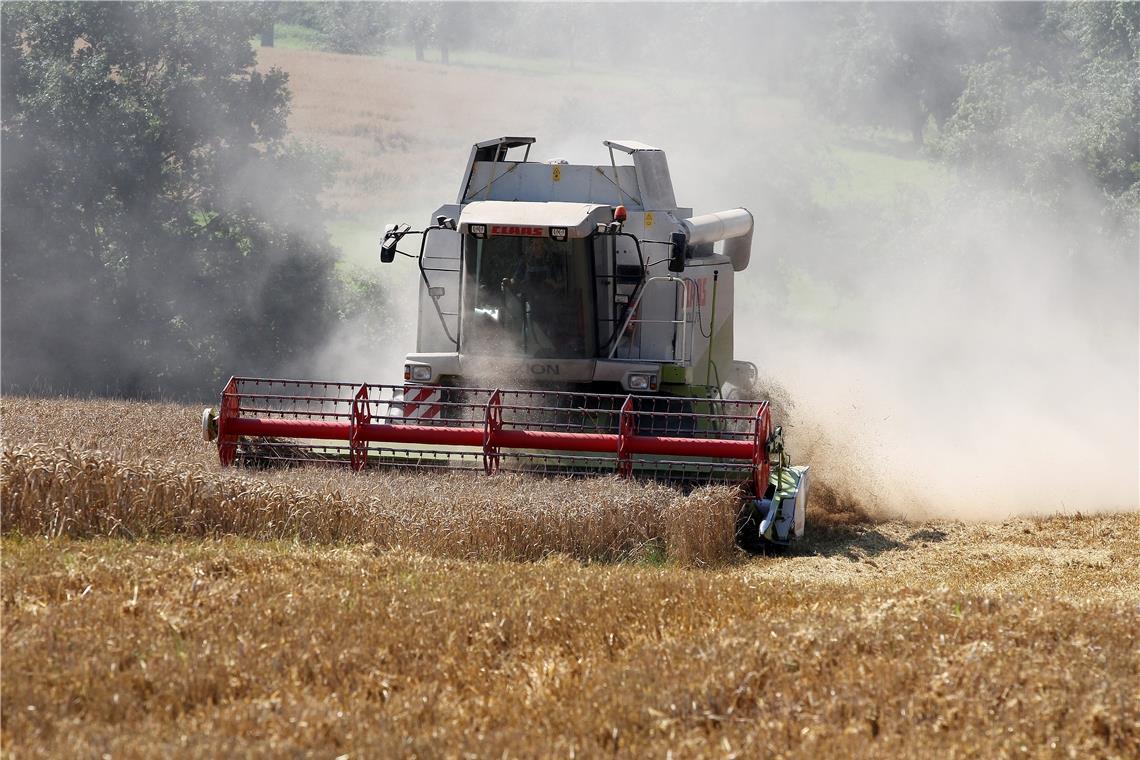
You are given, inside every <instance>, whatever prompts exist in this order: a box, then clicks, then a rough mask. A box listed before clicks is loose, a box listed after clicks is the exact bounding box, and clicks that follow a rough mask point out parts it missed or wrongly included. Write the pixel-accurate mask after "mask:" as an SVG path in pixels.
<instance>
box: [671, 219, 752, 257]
mask: <svg viewBox="0 0 1140 760" xmlns="http://www.w3.org/2000/svg"><path fill="white" fill-rule="evenodd" d="M681 226H682V227H684V228H685V234H686V235H687V236H688V238H689V245H703V244H705V243H716V242H719V241H721V240H723V241H724V255H725V256H727V257H728V258H729V260H730V261H732V269H733V271H736V272H741V271H743V270H744V269H745V268H746V267H747V266H748V259H749V258H750V257H751V255H752V228H753V223H752V214H751V213H750V212H749V211H748V209H746V208H734V209H730V210H728V211H717V212H714V213H712V214H701V215H700V216H694V217H693V218H691V219H682V220H681Z"/></svg>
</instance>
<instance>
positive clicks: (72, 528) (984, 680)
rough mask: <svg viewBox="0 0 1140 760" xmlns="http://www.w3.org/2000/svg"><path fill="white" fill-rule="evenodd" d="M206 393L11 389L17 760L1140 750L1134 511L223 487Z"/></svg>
mask: <svg viewBox="0 0 1140 760" xmlns="http://www.w3.org/2000/svg"><path fill="white" fill-rule="evenodd" d="M197 411H198V410H197V408H195V407H188V406H179V405H173V404H153V403H141V402H120V401H108V400H65V399H28V398H4V399H3V400H2V401H0V420H2V423H3V438H4V454H3V460H2V463H3V464H2V466H3V472H2V480H0V500H2V503H3V544H2V546H3V560H2V561H3V566H2V569H3V576H2V577H3V598H4V602H3V604H4V608H3V619H2V646H3V683H2V686H3V700H2V703H0V719H2V724H3V726H2V732H0V737H2V743H3V750H4V752H5V754H8V755H11V756H24V755H34V756H103V755H110V756H125V757H141V756H148V757H149V756H154V755H159V754H167V753H169V754H174V755H178V756H190V757H207V756H216V755H218V754H223V753H225V754H236V755H241V756H280V755H282V754H298V753H300V754H307V753H316V754H319V755H335V756H340V755H348V756H350V757H372V756H410V757H411V756H428V757H437V756H442V757H485V756H504V757H515V756H519V757H521V756H560V757H565V756H573V757H583V756H585V757H592V756H597V755H601V754H613V755H617V756H623V757H634V756H638V757H640V756H646V755H649V756H662V757H664V756H669V755H671V756H673V757H697V756H724V757H753V756H785V757H815V756H819V755H821V754H825V753H832V754H839V755H842V756H882V755H897V756H910V757H930V756H947V757H955V756H978V757H991V756H1013V755H1017V756H1021V755H1027V756H1040V757H1057V756H1073V757H1134V756H1136V754H1137V752H1140V700H1138V699H1137V694H1140V642H1138V640H1137V639H1138V636H1140V561H1138V560H1140V531H1138V529H1140V515H1138V514H1136V513H1124V514H1105V515H1097V516H1082V515H1075V514H1074V515H1061V516H1050V517H1037V518H1022V519H1016V520H1008V521H1005V522H1001V523H962V522H956V521H930V522H923V523H911V522H907V521H904V520H900V519H890V518H888V517H872V516H869V515H867V514H866V513H865V512H862V511H860V510H859V509H857V508H852V507H850V505H846V506H844V505H843V503H842V500H841V499H840V498H839V497H838V496H837V495H836V494H835V493H830V494H824V498H821V499H816V500H814V501H813V504H812V505H811V510H812V511H811V513H810V514H811V517H810V518H809V519H810V523H809V524H810V526H811V533H810V536H809V537H808V538H807V539H806V540H805V541H804V542H803V543H802V544H800V545H799V546H798V547H797V548H796V550H795V551H793V552H791V553H790V554H787V555H784V556H770V557H745V556H743V555H741V554H739V553H738V552H735V551H734V550H732V549H731V547H730V546H726V544H725V540H724V535H725V525H726V522H725V519H724V518H725V514H726V513H725V511H724V506H725V504H726V503H728V502H729V501H730V500H726V498H725V494H723V493H719V492H717V491H715V490H708V491H702V492H697V493H695V494H693V495H690V496H688V497H685V496H681V495H680V494H677V493H675V492H672V491H670V490H669V489H667V488H664V487H661V486H652V485H643V484H636V483H625V482H622V481H617V480H601V481H593V482H589V483H582V482H574V481H558V480H552V481H539V480H526V479H521V478H511V477H503V478H498V477H496V478H484V477H473V476H463V477H459V476H456V477H449V478H443V479H439V478H435V479H425V478H423V477H422V476H409V475H393V474H385V473H367V474H362V475H358V476H354V475H351V474H348V473H340V472H332V471H329V470H327V469H298V470H292V471H287V472H278V473H255V472H241V471H235V470H231V471H222V470H221V469H220V468H219V467H218V466H217V465H216V463H215V460H214V458H213V457H214V454H213V451H212V447H211V446H210V445H209V444H206V443H203V442H202V441H200V440H199V439H198V437H197V419H196V417H197Z"/></svg>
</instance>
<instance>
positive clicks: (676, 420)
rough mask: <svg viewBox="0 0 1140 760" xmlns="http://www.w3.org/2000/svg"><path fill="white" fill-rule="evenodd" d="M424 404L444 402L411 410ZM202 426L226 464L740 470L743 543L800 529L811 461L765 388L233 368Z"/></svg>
mask: <svg viewBox="0 0 1140 760" xmlns="http://www.w3.org/2000/svg"><path fill="white" fill-rule="evenodd" d="M412 391H414V392H415V393H413V392H412ZM425 391H426V393H425ZM426 405H430V406H432V407H438V408H433V409H432V414H430V415H427V416H423V417H421V416H417V412H419V411H422V409H421V408H422V407H424V406H426ZM202 433H203V437H204V438H205V439H206V440H207V441H216V443H217V447H218V457H219V459H220V460H221V463H222V464H223V465H227V466H228V465H234V464H238V465H244V466H253V467H267V466H274V465H291V464H301V463H304V464H318V465H320V464H323V465H344V466H349V467H351V468H352V469H353V470H362V469H364V468H382V467H389V468H400V469H412V470H425V471H448V472H452V471H457V470H460V471H462V470H469V471H476V472H478V471H482V472H484V473H486V474H488V475H492V474H494V473H497V472H522V473H533V474H539V475H556V476H578V475H603V474H616V475H619V476H622V477H635V478H644V479H652V480H658V481H664V482H669V483H673V484H677V485H680V486H682V487H693V486H697V485H704V484H715V483H727V484H735V485H738V486H739V487H740V488H741V490H742V493H743V494H744V496H745V509H744V513H743V514H742V517H741V526H742V530H743V531H745V534H742V535H741V542H742V544H744V545H746V546H747V545H748V544H749V541H759V539H761V538H763V539H764V540H765V541H766V542H768V543H776V544H783V543H787V542H789V541H791V540H792V539H793V538H794V537H797V536H799V535H801V534H802V532H803V524H804V510H805V506H806V498H807V485H808V483H807V468H806V467H791V466H789V464H788V460H787V457H786V456H785V454H784V451H783V439H782V432H781V430H780V428H778V427H777V428H773V427H772V423H771V417H770V413H769V407H768V402H766V401H740V400H719V399H718V400H709V399H701V398H691V399H684V398H676V397H663V396H640V395H634V394H628V395H620V394H598V393H578V392H566V391H545V390H500V389H486V388H441V387H433V386H401V385H374V384H353V383H342V382H314V381H292V380H272V379H263V378H232V379H231V380H230V381H229V382H228V383H227V384H226V387H225V389H224V390H223V391H222V398H221V405H220V406H219V407H218V408H216V409H214V408H208V409H206V410H204V412H203V415H202Z"/></svg>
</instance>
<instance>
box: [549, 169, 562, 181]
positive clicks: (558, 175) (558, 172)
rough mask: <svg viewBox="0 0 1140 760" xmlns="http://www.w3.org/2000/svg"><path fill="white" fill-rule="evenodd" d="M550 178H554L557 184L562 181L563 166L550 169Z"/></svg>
mask: <svg viewBox="0 0 1140 760" xmlns="http://www.w3.org/2000/svg"><path fill="white" fill-rule="evenodd" d="M550 176H551V177H553V178H554V181H555V182H557V181H558V180H560V179H562V167H561V166H552V167H550Z"/></svg>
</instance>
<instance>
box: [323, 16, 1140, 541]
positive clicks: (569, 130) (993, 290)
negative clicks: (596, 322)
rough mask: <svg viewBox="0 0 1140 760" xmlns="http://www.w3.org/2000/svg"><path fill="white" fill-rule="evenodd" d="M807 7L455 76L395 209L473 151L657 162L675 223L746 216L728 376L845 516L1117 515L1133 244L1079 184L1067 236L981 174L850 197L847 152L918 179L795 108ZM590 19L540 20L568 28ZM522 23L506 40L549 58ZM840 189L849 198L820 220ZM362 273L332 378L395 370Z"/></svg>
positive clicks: (667, 21)
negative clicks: (531, 143) (623, 156)
mask: <svg viewBox="0 0 1140 760" xmlns="http://www.w3.org/2000/svg"><path fill="white" fill-rule="evenodd" d="M528 7H529V6H528ZM827 8H828V7H827V6H810V7H803V8H801V9H800V10H796V9H795V8H787V7H783V6H781V7H780V8H779V23H778V24H774V25H771V26H769V27H766V28H764V29H760V28H759V27H757V26H755V25H752V26H750V25H749V24H737V25H736V27H735V28H732V27H723V28H718V29H717V31H716V33H715V34H714V35H709V36H705V37H702V38H700V39H693V38H692V37H690V36H687V33H686V25H685V23H684V22H685V20H686V14H691V13H696V12H698V11H696V10H694V9H693V8H692V7H691V6H684V7H676V6H674V7H671V6H663V7H659V6H652V10H653V13H649V12H648V7H647V6H636V5H635V6H612V7H610V10H609V17H610V18H614V19H622V20H623V21H622V22H621V23H626V24H627V25H628V24H633V26H634V27H636V28H637V30H638V32H639V33H640V34H645V35H649V36H652V37H653V39H654V40H655V42H654V45H652V46H651V47H652V49H653V50H654V51H656V54H655V55H654V56H652V57H650V58H642V59H639V60H630V59H627V58H625V57H623V56H622V54H621V53H620V52H618V53H614V52H613V51H614V50H615V49H617V48H620V44H618V45H617V48H614V47H612V46H611V47H608V48H607V47H606V46H607V45H609V44H610V42H613V41H614V40H615V39H617V40H620V35H617V36H615V32H614V30H613V29H612V28H608V27H606V25H599V26H597V27H591V28H592V29H595V28H596V30H597V35H596V36H595V37H594V38H593V39H595V40H596V41H597V43H598V45H597V47H598V49H599V50H601V49H603V48H604V49H606V50H608V51H609V52H607V53H605V54H602V53H600V52H599V53H598V54H597V55H596V58H597V60H593V61H592V60H591V57H590V56H588V55H587V54H586V50H585V46H584V45H581V44H578V45H577V46H576V47H575V50H574V56H575V57H574V61H573V63H574V68H573V69H570V67H569V65H567V66H566V71H564V72H563V74H561V75H534V74H528V73H527V72H525V71H512V70H510V69H503V68H501V67H500V68H477V67H468V68H465V69H464V70H462V71H460V72H458V73H452V74H451V75H450V76H451V78H452V79H455V80H457V81H458V78H460V77H461V81H462V85H457V87H458V88H459V89H460V90H469V91H470V93H473V94H476V95H471V96H469V97H467V99H466V100H460V101H458V102H457V101H456V100H455V99H452V98H447V99H444V98H435V99H426V100H421V101H419V102H418V103H417V104H416V106H415V110H414V111H413V112H412V114H411V116H410V119H411V121H410V122H405V123H404V124H402V126H401V128H402V129H403V130H404V131H405V132H409V133H413V134H416V133H419V134H422V135H423V139H424V140H425V142H426V141H429V140H430V142H431V143H432V144H434V145H435V146H444V147H440V149H439V151H438V155H440V156H442V157H444V158H445V159H446V160H447V161H450V163H449V164H448V165H447V166H442V167H441V166H439V165H437V166H434V167H432V168H431V169H430V170H428V171H427V174H428V175H430V176H429V177H428V178H426V179H423V180H416V179H413V180H411V181H410V183H408V186H406V187H405V188H404V189H405V190H406V191H407V193H408V194H410V195H412V196H415V197H434V198H436V199H437V200H438V203H444V202H447V201H450V200H451V199H452V198H453V197H454V192H455V186H456V184H457V182H458V180H459V178H460V174H461V172H462V170H463V166H464V162H465V160H466V156H467V151H468V149H469V147H470V144H471V143H472V142H474V141H476V140H479V139H485V138H488V137H493V136H498V135H507V134H511V135H518V134H525V135H534V136H536V137H538V139H539V142H538V143H537V144H536V146H535V149H534V151H533V153H532V158H536V159H538V160H545V159H550V158H555V157H557V158H566V159H568V160H571V161H572V162H583V163H588V162H599V163H601V162H604V161H606V160H608V156H607V154H606V152H605V150H604V148H603V147H602V146H601V141H602V140H603V139H607V138H631V139H637V140H640V141H643V142H647V143H649V144H652V145H656V146H658V147H661V148H663V149H665V150H666V152H667V154H668V156H669V160H670V165H671V168H672V173H673V180H674V185H675V187H676V192H677V198H678V201H679V203H681V204H682V205H689V206H692V207H693V208H694V209H695V212H696V213H702V212H708V211H714V210H719V209H722V208H731V207H736V206H745V207H747V208H749V209H750V210H751V211H752V212H753V214H754V215H755V217H756V220H757V235H756V238H755V243H754V249H753V256H752V263H751V265H750V267H749V269H748V270H747V271H746V272H744V273H742V274H740V275H738V279H737V297H736V354H737V357H738V358H741V359H748V360H751V361H753V362H755V363H756V364H757V365H758V366H759V368H760V371H761V374H762V375H763V376H765V377H767V378H769V379H770V380H771V381H773V382H775V383H777V384H778V385H779V386H782V387H783V388H786V389H787V390H788V391H789V392H790V395H791V397H792V399H793V400H794V406H793V408H792V410H791V413H790V415H789V418H788V419H786V420H784V424H785V428H786V430H787V431H788V436H789V442H790V446H791V449H792V451H793V455H794V458H795V459H796V460H797V461H800V462H806V463H809V464H811V465H813V467H815V468H816V472H817V474H818V476H819V477H821V478H824V479H826V480H827V481H828V482H830V483H831V485H832V487H833V488H835V489H838V490H841V491H844V492H846V493H849V494H850V495H851V497H852V498H854V499H856V500H857V501H858V502H859V503H862V504H865V505H868V506H869V507H870V508H873V509H876V510H879V511H886V512H892V513H899V514H904V515H908V516H914V517H919V516H952V517H964V518H994V519H996V518H1001V517H1005V516H1008V515H1011V514H1015V513H1047V512H1057V511H1061V512H1077V511H1081V512H1087V511H1095V510H1107V509H1135V508H1136V507H1137V505H1138V501H1137V488H1138V483H1140V471H1138V468H1140V465H1138V462H1140V453H1138V441H1137V431H1138V430H1140V416H1138V403H1140V402H1138V395H1140V394H1138V385H1137V383H1138V327H1137V323H1138V319H1137V314H1138V312H1137V263H1136V261H1137V256H1136V250H1135V237H1134V230H1133V231H1132V233H1128V231H1126V233H1128V234H1124V235H1123V236H1116V237H1113V236H1112V235H1106V234H1104V232H1103V230H1102V229H1101V217H1102V211H1103V205H1104V203H1103V200H1102V198H1101V197H1100V195H1099V191H1098V190H1097V189H1096V188H1094V187H1093V185H1092V183H1091V182H1089V181H1088V179H1087V178H1086V177H1084V176H1079V175H1077V176H1071V177H1068V178H1067V182H1068V185H1069V187H1068V188H1067V192H1068V196H1069V198H1070V202H1069V203H1068V204H1067V206H1066V208H1067V209H1068V210H1069V211H1068V212H1067V214H1066V215H1064V216H1062V217H1058V216H1057V215H1055V214H1053V213H1051V212H1049V211H1046V210H1043V208H1042V207H1040V206H1036V205H1034V203H1033V202H1032V201H1031V200H1030V199H1029V198H1027V197H1025V196H1024V194H1022V193H1018V192H1017V191H1016V190H1015V188H1014V187H1013V184H1012V183H1011V182H1010V181H1009V179H1008V178H1007V177H1006V176H1005V175H1004V174H1003V173H1002V172H1001V171H1000V167H994V170H993V171H992V172H986V171H979V172H972V173H970V174H969V175H967V174H965V173H964V172H963V173H955V172H953V171H951V170H949V169H945V168H938V167H937V165H935V164H933V163H931V164H930V166H934V167H935V168H934V169H932V170H931V171H936V172H938V174H937V177H938V179H937V181H935V182H934V183H929V182H927V183H925V184H915V185H913V186H912V185H909V184H907V182H906V180H905V179H900V180H899V181H898V182H897V184H896V185H894V187H895V191H894V192H893V193H892V194H888V195H886V196H878V197H876V196H874V193H873V188H869V187H862V186H860V185H859V184H858V183H859V181H860V178H859V175H858V173H857V172H856V173H855V174H854V178H853V174H852V173H853V171H854V170H852V169H851V164H850V162H849V161H846V160H845V158H846V157H849V156H850V155H851V154H852V153H853V152H856V153H859V154H860V155H863V156H867V157H870V159H874V158H875V157H876V156H880V157H881V156H886V157H888V158H895V159H898V160H897V162H896V163H895V164H891V165H890V166H888V168H886V169H884V171H885V172H887V173H890V172H894V171H896V170H898V167H902V168H906V167H912V166H919V167H921V166H926V165H927V164H926V162H925V156H924V154H923V153H921V152H919V151H918V149H914V148H911V147H910V146H908V145H907V144H905V141H898V140H885V139H880V137H881V136H876V135H875V134H874V133H871V134H870V136H869V137H868V136H867V134H864V133H860V134H853V133H852V132H850V131H848V130H843V129H841V128H838V127H836V126H834V125H833V123H831V122H829V121H828V120H827V119H826V118H825V117H823V116H821V115H820V114H819V113H818V112H816V111H815V110H814V109H813V108H812V106H811V105H810V103H811V102H812V98H811V93H810V92H808V91H805V90H804V88H805V87H807V86H808V85H805V84H804V81H805V80H804V79H802V78H799V79H796V78H792V79H786V80H785V79H784V78H783V77H784V74H785V72H786V69H787V65H788V64H786V63H784V62H783V61H781V58H780V57H781V56H782V55H784V54H785V53H787V54H790V51H791V50H792V48H794V47H795V45H796V44H797V43H796V42H795V40H797V39H799V40H806V41H807V42H804V43H803V44H804V45H810V44H811V40H816V42H817V43H818V40H819V35H818V34H814V35H813V34H812V33H811V31H810V29H809V28H808V27H809V25H811V24H815V23H818V20H819V18H820V17H821V15H825V14H826V13H827V12H828V11H827ZM588 10H589V9H584V10H583V11H582V12H581V14H579V15H574V14H573V13H571V11H570V10H568V9H566V8H564V7H560V11H559V12H564V13H570V15H571V16H574V18H573V19H572V21H573V23H577V24H579V25H582V24H585V23H586V21H587V18H586V16H587V14H588ZM595 10H596V9H595ZM627 10H628V11H629V13H630V14H632V15H634V16H637V19H638V20H637V21H636V23H634V22H633V21H632V20H631V19H630V18H629V16H628V15H627V14H626V13H625V12H626V11H627ZM701 12H702V13H707V12H709V11H708V10H707V9H705V10H704V11H701ZM724 12H725V13H738V14H739V13H745V14H746V9H745V10H741V9H739V8H735V7H733V8H730V9H728V10H725V11H724ZM520 15H521V16H525V14H520ZM526 23H527V22H526V21H525V18H522V19H520V20H516V21H515V26H514V27H513V28H512V30H511V32H512V33H514V34H516V35H518V36H519V37H520V38H523V39H534V38H536V37H542V36H543V35H547V37H549V34H550V32H549V29H544V28H542V27H541V26H539V25H537V24H538V22H537V21H536V22H534V23H535V24H536V26H533V27H528V26H527V25H526ZM568 23H569V22H568ZM615 23H618V22H617V21H615ZM798 24H802V25H803V28H800V27H798V26H797V25H798ZM629 28H632V27H629V26H627V27H626V30H627V31H628V29H629ZM702 28H706V27H702ZM611 38H612V39H611ZM607 41H609V42H607ZM757 46H760V47H763V48H764V52H763V54H762V55H759V57H760V59H761V60H762V62H763V65H762V66H760V67H759V68H757V67H756V66H751V67H749V66H742V65H738V62H740V61H746V60H752V61H755V60H756V55H753V56H752V58H749V51H750V50H751V49H754V48H755V47H757ZM639 50H643V51H644V50H645V46H642V47H641V48H639ZM671 50H672V51H683V53H684V54H683V55H678V56H675V57H674V58H673V59H671V58H670V56H669V55H667V54H666V53H667V52H668V51H671ZM797 52H798V54H799V55H800V56H801V58H802V54H803V50H798V51H797ZM535 60H542V61H545V62H549V61H550V60H551V58H550V57H549V56H547V55H544V56H541V57H540V58H536V59H535ZM567 63H569V62H567ZM361 65H362V66H366V65H368V64H365V63H362V64H361ZM423 65H430V64H423ZM607 67H610V68H611V69H612V70H613V71H614V75H613V76H612V77H611V78H608V77H607V76H606V75H605V69H606V68H607ZM520 68H521V65H520ZM789 82H790V84H789ZM504 93H509V97H507V96H503V94H504ZM874 105H875V104H873V103H870V104H868V107H869V109H873V107H874ZM457 113H459V114H462V116H461V118H456V114H457ZM441 125H445V126H441ZM440 177H446V178H447V179H446V181H440V179H439V178H440ZM852 183H854V184H852ZM932 184H933V188H932V187H931V185H932ZM845 187H846V188H847V190H846V193H847V194H846V196H844V200H841V201H839V202H835V201H834V200H828V198H829V196H832V195H834V194H835V193H840V194H842V191H843V190H842V189H843V188H845ZM836 188H839V190H836ZM1074 201H1076V202H1074ZM433 210H434V206H432V207H430V208H429V207H427V206H425V207H424V208H422V209H420V210H419V211H418V212H417V213H419V217H418V218H415V219H396V218H384V212H385V211H386V209H385V208H378V209H377V210H376V212H377V218H378V224H377V235H379V231H380V230H381V229H382V224H383V222H387V221H393V222H394V221H409V222H414V223H420V224H422V223H423V222H425V221H426V220H427V217H428V215H429V214H430V213H431V212H432V211H433ZM382 276H383V277H384V278H385V280H386V282H387V283H388V285H387V287H386V297H387V298H388V307H389V308H390V309H391V310H392V311H391V314H392V317H391V321H392V323H394V324H398V325H400V326H401V330H400V331H398V332H393V333H392V335H391V338H392V339H391V340H390V341H388V342H386V343H385V344H384V345H383V346H381V347H380V348H379V349H378V350H374V351H372V352H371V353H369V352H368V351H365V350H364V349H363V348H362V347H361V346H359V345H350V350H349V351H343V350H342V349H343V346H336V345H334V346H332V347H330V349H329V351H328V352H327V353H326V354H325V355H323V356H322V357H319V359H320V360H321V361H322V362H324V363H325V364H324V365H323V366H328V363H329V362H333V363H336V362H337V361H338V359H337V357H338V356H339V357H341V359H344V357H346V356H347V357H349V358H348V359H347V360H344V361H343V362H342V368H343V370H344V372H345V373H349V372H355V371H357V370H359V371H363V372H365V373H367V372H372V373H373V374H372V376H373V377H374V376H375V374H376V373H377V372H385V371H387V369H386V368H391V369H392V370H397V369H398V367H399V366H400V364H401V360H402V356H403V354H404V353H405V352H407V351H411V350H413V349H414V335H413V333H412V331H411V330H410V329H406V328H407V327H408V326H410V325H412V324H414V319H415V316H414V313H415V301H414V299H415V282H416V280H415V274H414V272H413V271H412V267H410V266H406V265H405V266H401V267H397V268H391V269H387V270H384V271H383V273H382ZM350 344H351V341H350ZM351 357H356V359H355V360H354V359H353V358H351ZM361 357H365V358H366V359H367V361H366V362H365V364H364V365H361V364H359V363H357V364H353V362H354V361H357V360H359V359H360V358H361ZM381 367H383V368H385V369H380V368H381ZM389 379H392V378H391V377H390V378H389ZM393 381H398V380H393Z"/></svg>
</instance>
